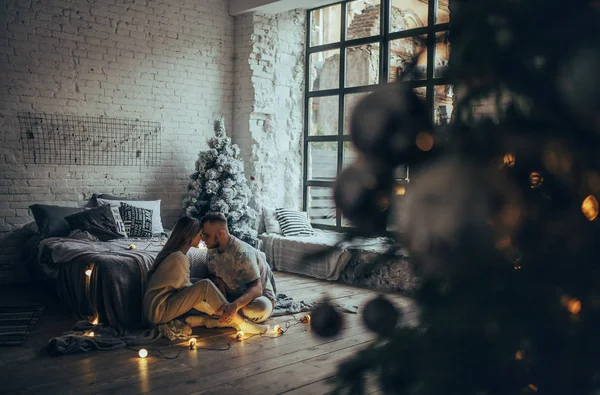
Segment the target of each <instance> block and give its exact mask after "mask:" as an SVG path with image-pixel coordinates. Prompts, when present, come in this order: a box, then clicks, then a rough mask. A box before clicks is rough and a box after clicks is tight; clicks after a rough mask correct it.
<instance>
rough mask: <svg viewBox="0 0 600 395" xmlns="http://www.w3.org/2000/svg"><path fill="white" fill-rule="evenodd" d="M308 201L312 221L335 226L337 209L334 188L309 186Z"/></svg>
mask: <svg viewBox="0 0 600 395" xmlns="http://www.w3.org/2000/svg"><path fill="white" fill-rule="evenodd" d="M306 201H307V211H308V216H309V218H310V222H312V223H313V224H322V225H333V226H335V215H336V210H335V202H334V200H333V189H332V188H324V187H308V189H307V197H306Z"/></svg>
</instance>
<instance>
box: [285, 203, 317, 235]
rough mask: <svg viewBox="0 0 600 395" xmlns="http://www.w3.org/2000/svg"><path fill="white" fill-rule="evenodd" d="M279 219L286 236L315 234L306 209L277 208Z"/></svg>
mask: <svg viewBox="0 0 600 395" xmlns="http://www.w3.org/2000/svg"><path fill="white" fill-rule="evenodd" d="M275 212H276V214H277V221H279V227H280V228H281V231H282V232H283V235H284V236H314V235H315V230H314V229H313V227H312V226H311V225H310V222H309V221H308V215H307V214H306V212H304V211H296V210H289V209H285V208H278V209H276V210H275Z"/></svg>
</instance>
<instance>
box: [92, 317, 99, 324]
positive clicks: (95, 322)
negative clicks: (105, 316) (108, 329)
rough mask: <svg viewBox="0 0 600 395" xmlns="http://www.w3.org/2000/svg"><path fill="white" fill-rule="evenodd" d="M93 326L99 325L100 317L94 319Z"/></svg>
mask: <svg viewBox="0 0 600 395" xmlns="http://www.w3.org/2000/svg"><path fill="white" fill-rule="evenodd" d="M92 325H98V317H96V318H94V319H93V321H92Z"/></svg>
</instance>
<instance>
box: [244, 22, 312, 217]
mask: <svg viewBox="0 0 600 395" xmlns="http://www.w3.org/2000/svg"><path fill="white" fill-rule="evenodd" d="M235 38H236V39H235V42H236V49H235V52H236V62H235V75H236V82H235V88H234V114H235V132H234V135H233V138H234V140H235V141H236V142H237V143H238V144H239V145H240V148H241V149H242V157H243V158H244V160H245V163H246V175H247V176H248V177H251V176H252V177H253V178H254V180H253V181H250V183H249V185H250V189H251V190H252V198H253V202H254V204H255V205H256V206H257V208H260V206H261V205H268V206H277V207H282V206H283V207H290V208H300V207H301V204H302V135H303V114H304V47H305V40H306V11H303V10H294V11H289V12H285V13H282V14H278V15H263V14H249V15H242V16H239V17H236V20H235Z"/></svg>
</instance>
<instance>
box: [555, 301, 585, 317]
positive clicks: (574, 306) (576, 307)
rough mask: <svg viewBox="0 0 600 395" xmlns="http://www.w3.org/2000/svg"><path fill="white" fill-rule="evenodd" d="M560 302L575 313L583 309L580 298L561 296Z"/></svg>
mask: <svg viewBox="0 0 600 395" xmlns="http://www.w3.org/2000/svg"><path fill="white" fill-rule="evenodd" d="M560 302H561V304H562V305H563V306H565V307H566V308H567V310H569V312H570V313H571V314H573V315H576V314H579V312H580V311H581V302H580V301H579V300H578V299H575V298H571V297H569V296H563V297H561V298H560Z"/></svg>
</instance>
